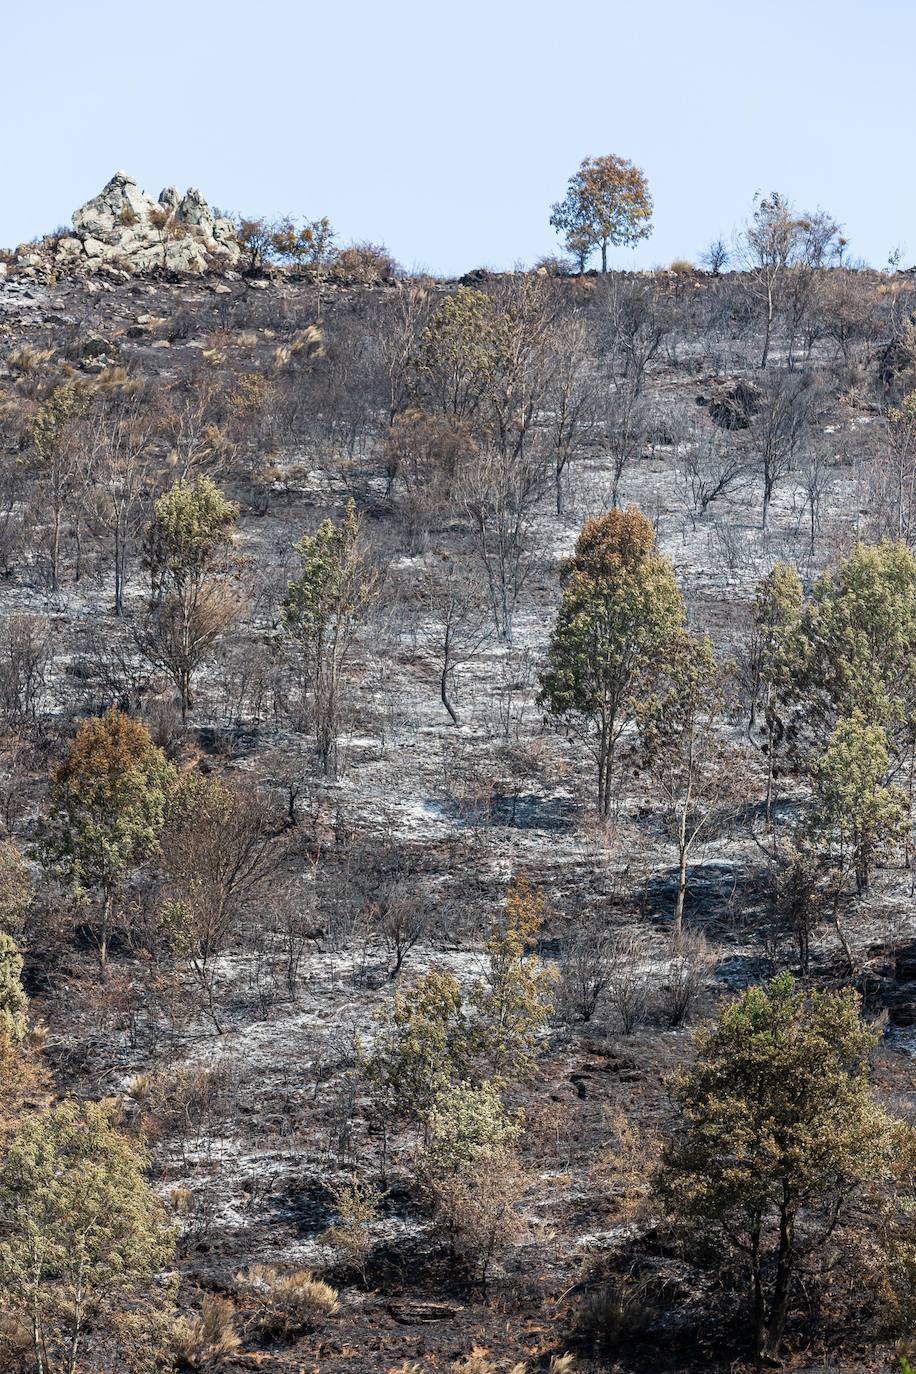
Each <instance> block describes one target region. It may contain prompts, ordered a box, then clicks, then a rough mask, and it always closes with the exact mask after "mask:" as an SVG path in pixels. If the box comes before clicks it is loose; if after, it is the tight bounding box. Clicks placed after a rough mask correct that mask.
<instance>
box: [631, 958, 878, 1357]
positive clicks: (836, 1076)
mask: <svg viewBox="0 0 916 1374" xmlns="http://www.w3.org/2000/svg"><path fill="white" fill-rule="evenodd" d="M875 1038H876V1037H875V1035H874V1034H873V1033H872V1032H871V1031H870V1030H868V1029H867V1028H866V1027H865V1026H864V1025H863V1024H862V1022H861V1020H860V1017H859V1001H858V997H857V996H856V994H855V993H854V992H853V991H852V990H851V989H846V990H843V991H840V992H824V993H812V994H811V995H810V996H806V995H805V993H804V992H802V991H801V990H799V989H798V988H796V987H795V985H794V983H793V980H792V978H791V977H790V976H789V975H788V974H781V975H780V976H779V977H777V978H774V979H773V981H772V982H771V983H770V984H769V985H768V986H767V987H765V988H760V987H755V988H750V989H748V991H747V992H746V993H745V994H744V995H743V996H742V997H741V998H740V999H739V1000H738V1001H737V1002H734V1003H732V1004H731V1005H730V1006H728V1007H726V1008H725V1010H724V1011H723V1012H722V1013H721V1014H720V1016H719V1019H718V1022H717V1023H716V1024H715V1025H714V1026H713V1027H712V1028H710V1029H708V1030H707V1031H705V1032H704V1033H703V1034H702V1035H701V1037H700V1040H699V1045H698V1057H697V1061H696V1063H695V1064H694V1066H693V1067H692V1068H691V1069H690V1070H688V1071H687V1072H686V1073H685V1074H684V1075H683V1076H682V1077H681V1078H680V1079H679V1080H678V1082H677V1084H676V1086H675V1089H674V1099H675V1102H676V1104H677V1107H678V1109H679V1112H680V1125H681V1129H680V1131H679V1132H678V1134H677V1135H676V1137H675V1139H674V1140H673V1141H672V1142H671V1143H670V1145H669V1146H668V1147H667V1149H666V1151H665V1154H664V1158H663V1166H662V1170H661V1172H660V1175H659V1178H658V1180H657V1187H658V1192H659V1197H660V1199H661V1201H662V1202H663V1203H664V1205H665V1206H667V1208H668V1209H669V1210H670V1211H671V1212H672V1213H673V1214H674V1215H675V1216H677V1217H678V1218H680V1219H682V1220H684V1221H686V1222H688V1223H690V1224H692V1225H693V1226H695V1227H696V1228H698V1229H699V1230H700V1231H701V1232H704V1233H706V1234H707V1235H708V1236H709V1237H710V1238H711V1239H712V1240H713V1242H714V1243H716V1244H718V1245H719V1246H720V1247H722V1248H723V1249H724V1250H725V1251H726V1252H731V1253H732V1254H736V1255H737V1256H738V1257H739V1258H740V1260H741V1262H742V1264H744V1265H746V1266H747V1275H748V1298H749V1302H750V1307H751V1312H752V1323H753V1325H752V1329H753V1340H754V1348H755V1352H756V1353H757V1354H759V1355H761V1356H765V1357H771V1356H776V1355H777V1354H778V1352H779V1349H780V1346H781V1344H782V1340H783V1335H784V1332H785V1326H786V1321H787V1318H788V1315H789V1312H790V1309H791V1304H792V1300H793V1298H794V1296H795V1284H796V1279H797V1276H798V1270H799V1267H800V1265H801V1263H802V1262H803V1261H805V1262H808V1263H813V1262H815V1261H816V1258H817V1256H818V1254H819V1253H820V1252H821V1251H822V1248H823V1246H824V1244H825V1242H826V1241H827V1239H828V1238H829V1237H830V1235H831V1234H832V1233H833V1231H834V1230H835V1228H836V1226H837V1224H838V1222H839V1220H840V1218H841V1217H842V1216H843V1214H844V1211H845V1210H846V1209H848V1207H849V1204H850V1201H851V1200H852V1199H853V1198H854V1196H855V1195H856V1194H857V1193H858V1192H860V1191H861V1190H862V1189H863V1188H865V1187H866V1186H867V1185H868V1184H870V1183H873V1182H876V1181H878V1180H880V1179H883V1178H884V1177H885V1176H886V1174H887V1172H888V1170H889V1167H890V1161H891V1156H892V1154H893V1149H894V1143H895V1134H894V1127H893V1124H892V1122H891V1121H890V1119H889V1118H888V1117H887V1116H886V1114H885V1113H884V1112H883V1111H882V1110H881V1109H880V1108H879V1107H878V1106H877V1105H876V1103H875V1101H874V1098H873V1095H872V1091H871V1087H870V1085H869V1062H868V1061H869V1053H870V1050H871V1048H872V1046H873V1044H874V1043H875Z"/></svg>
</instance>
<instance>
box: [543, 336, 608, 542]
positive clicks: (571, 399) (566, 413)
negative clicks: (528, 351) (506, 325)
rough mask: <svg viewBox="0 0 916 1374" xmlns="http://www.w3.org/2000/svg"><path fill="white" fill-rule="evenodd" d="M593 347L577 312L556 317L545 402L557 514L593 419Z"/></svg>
mask: <svg viewBox="0 0 916 1374" xmlns="http://www.w3.org/2000/svg"><path fill="white" fill-rule="evenodd" d="M592 354H593V347H592V339H591V333H590V330H589V328H588V325H587V324H586V323H585V321H584V320H583V319H580V318H579V317H578V316H575V315H573V316H568V317H566V318H561V319H559V320H558V321H557V322H556V323H555V324H554V327H553V329H552V331H551V333H550V336H549V339H548V344H547V362H546V366H547V379H546V402H547V407H548V415H549V418H548V421H547V428H548V433H549V436H550V438H549V442H550V452H551V454H552V456H553V481H554V496H555V499H556V509H557V515H562V514H563V488H564V483H565V479H566V475H567V470H568V468H569V463H570V459H571V458H572V456H573V454H574V453H575V452H576V450H577V448H578V446H579V445H580V444H581V443H582V442H583V440H584V438H585V437H586V436H587V434H588V431H589V428H590V426H591V424H592V423H593V421H594V418H595V411H596V400H597V388H596V379H595V375H594V373H595V368H594V362H593V357H592Z"/></svg>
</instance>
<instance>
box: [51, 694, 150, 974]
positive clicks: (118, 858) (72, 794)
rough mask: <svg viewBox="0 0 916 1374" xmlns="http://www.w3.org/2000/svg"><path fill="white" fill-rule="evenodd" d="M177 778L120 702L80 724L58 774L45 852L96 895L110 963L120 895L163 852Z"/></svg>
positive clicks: (99, 936)
mask: <svg viewBox="0 0 916 1374" xmlns="http://www.w3.org/2000/svg"><path fill="white" fill-rule="evenodd" d="M174 776H175V774H174V770H173V768H172V767H171V765H170V764H169V763H168V762H167V760H166V758H165V755H164V754H163V753H162V750H161V749H157V747H156V746H155V745H154V744H153V742H152V740H151V739H150V734H149V731H148V730H147V728H146V726H145V725H143V724H142V723H141V722H140V721H136V720H131V719H130V717H129V716H126V715H124V714H123V712H121V711H118V710H117V709H116V708H115V707H112V708H111V709H110V710H109V711H107V712H106V713H105V715H104V716H101V717H99V718H97V719H96V718H94V719H91V720H84V721H82V722H81V723H80V725H79V727H78V729H77V732H76V735H75V736H74V738H73V740H72V742H71V744H70V748H69V750H68V752H67V757H66V759H65V760H64V762H63V763H62V764H61V765H60V767H59V768H58V769H57V770H56V771H55V773H54V774H53V775H52V778H51V812H50V815H49V817H48V820H47V823H46V825H45V829H44V835H43V838H42V844H41V852H42V855H43V857H44V859H45V860H46V861H47V862H48V863H50V864H51V865H54V866H57V867H58V868H59V869H60V871H61V872H62V874H63V876H64V877H65V878H66V879H67V880H68V881H69V882H70V883H71V884H72V886H73V888H74V889H75V890H76V892H77V893H78V894H79V895H82V894H83V893H84V892H86V891H88V892H90V893H92V894H94V895H95V898H96V902H97V907H98V911H97V918H96V921H95V938H96V941H97V944H98V950H99V962H100V964H101V965H102V966H103V967H104V965H105V963H106V960H107V957H108V940H109V935H110V930H111V919H112V907H113V903H114V896H115V892H116V890H117V887H118V884H119V882H120V881H121V879H122V878H123V876H124V874H125V873H126V872H127V870H128V869H129V868H131V867H132V866H133V865H135V864H138V863H142V862H143V860H145V859H148V858H149V857H150V856H151V855H152V854H154V853H155V852H156V850H157V848H158V843H159V830H160V827H161V826H162V822H163V818H164V816H165V806H166V799H167V796H168V793H169V789H170V788H171V786H172V783H173V781H174Z"/></svg>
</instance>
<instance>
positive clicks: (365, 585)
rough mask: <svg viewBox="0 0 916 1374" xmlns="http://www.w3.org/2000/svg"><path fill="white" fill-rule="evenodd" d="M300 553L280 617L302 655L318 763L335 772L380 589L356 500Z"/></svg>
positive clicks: (309, 539) (300, 545) (327, 522)
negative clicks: (349, 680) (352, 661)
mask: <svg viewBox="0 0 916 1374" xmlns="http://www.w3.org/2000/svg"><path fill="white" fill-rule="evenodd" d="M296 553H297V555H298V557H299V562H300V565H301V571H300V574H299V576H298V577H296V578H294V579H293V580H292V581H291V582H290V583H289V585H288V587H287V590H286V596H285V598H284V601H283V606H282V609H281V617H282V622H283V627H284V629H285V630H286V633H287V634H288V635H289V637H290V639H291V640H292V642H293V643H294V644H295V646H296V649H297V652H298V655H299V669H300V676H301V682H302V691H303V696H304V700H305V705H306V710H307V715H308V718H309V722H310V725H311V728H312V729H313V730H314V733H315V744H316V749H317V753H318V759H319V762H320V764H321V766H322V768H323V769H324V771H325V772H327V773H332V774H336V772H337V733H338V729H339V724H340V711H341V705H342V702H341V696H342V690H343V682H344V674H345V670H346V667H347V664H348V661H349V658H350V655H351V653H352V650H353V646H354V642H355V638H356V631H357V629H358V627H359V624H360V622H361V620H362V618H363V616H364V615H365V612H366V610H367V608H368V606H369V605H370V603H371V601H372V599H373V597H374V595H375V591H376V586H377V579H376V576H375V574H374V572H373V571H372V568H371V566H370V564H369V559H368V554H367V550H366V544H365V540H364V538H363V534H362V530H361V527H360V522H359V517H358V516H357V514H356V507H355V505H354V504H353V502H352V501H350V502H349V504H348V506H347V509H346V512H345V514H344V518H343V520H342V521H341V523H340V524H339V525H335V524H334V522H333V521H332V520H325V521H323V522H322V524H321V525H319V527H318V529H317V530H316V532H315V533H314V534H310V535H306V536H305V537H304V538H303V539H301V540H300V541H299V543H298V544H297V545H296Z"/></svg>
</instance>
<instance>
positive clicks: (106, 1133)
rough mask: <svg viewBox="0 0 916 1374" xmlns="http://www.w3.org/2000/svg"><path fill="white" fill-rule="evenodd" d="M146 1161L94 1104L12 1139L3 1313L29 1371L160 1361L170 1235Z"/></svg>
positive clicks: (135, 1367) (2, 1258) (37, 1120)
mask: <svg viewBox="0 0 916 1374" xmlns="http://www.w3.org/2000/svg"><path fill="white" fill-rule="evenodd" d="M145 1164H146V1160H145V1157H144V1155H143V1153H142V1151H141V1150H140V1149H138V1147H137V1146H136V1145H134V1144H132V1143H131V1142H130V1141H129V1140H128V1139H127V1138H126V1137H125V1136H123V1135H122V1134H121V1133H120V1132H119V1131H118V1130H117V1128H116V1126H115V1124H114V1120H113V1116H112V1113H111V1112H110V1110H109V1109H108V1108H107V1107H106V1106H104V1105H100V1104H95V1103H88V1104H86V1105H85V1106H78V1105H77V1104H76V1103H73V1102H65V1103H63V1104H62V1105H61V1106H59V1107H56V1108H55V1109H54V1110H53V1111H51V1112H48V1113H45V1114H41V1115H35V1116H31V1117H26V1118H25V1119H24V1121H23V1123H22V1125H21V1126H20V1128H19V1130H18V1132H17V1133H16V1135H15V1136H14V1138H13V1140H12V1142H11V1144H10V1146H9V1148H8V1150H7V1153H6V1156H5V1159H4V1161H3V1165H2V1167H0V1305H2V1306H3V1308H4V1309H5V1310H6V1311H7V1312H10V1313H13V1314H15V1315H16V1316H17V1317H18V1318H19V1319H20V1321H21V1322H22V1325H23V1328H24V1329H25V1330H26V1331H27V1332H28V1338H29V1344H30V1347H31V1355H32V1362H33V1365H32V1367H33V1370H34V1374H88V1371H90V1370H95V1369H111V1368H114V1367H115V1364H114V1361H115V1359H117V1367H118V1368H122V1369H128V1370H131V1371H136V1372H137V1374H146V1372H147V1371H149V1374H152V1371H154V1370H156V1369H161V1368H162V1367H163V1365H164V1364H165V1363H166V1362H167V1352H166V1351H165V1350H164V1349H163V1341H162V1337H163V1335H164V1320H165V1318H166V1317H167V1315H168V1313H169V1310H170V1306H171V1303H170V1288H169V1285H168V1283H167V1282H165V1281H164V1277H163V1271H165V1270H166V1269H167V1268H168V1266H169V1265H170V1263H171V1260H172V1256H173V1252H174V1233H173V1231H172V1228H171V1227H170V1226H169V1224H168V1222H167V1220H166V1217H165V1214H164V1209H163V1207H162V1204H161V1203H160V1202H159V1200H158V1199H157V1198H156V1196H155V1194H154V1193H153V1192H152V1190H151V1188H150V1186H149V1184H148V1183H147V1182H146V1179H145V1177H144V1169H145ZM90 1331H91V1333H92V1349H91V1350H90V1347H89V1345H88V1343H87V1336H88V1333H89V1332H90ZM97 1357H98V1362H97Z"/></svg>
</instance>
